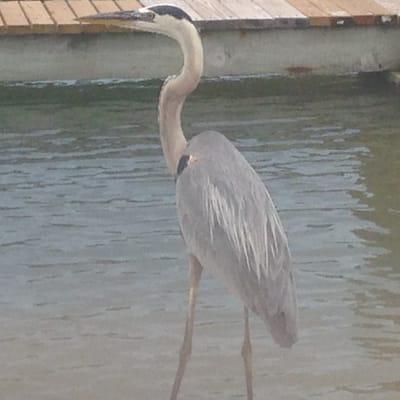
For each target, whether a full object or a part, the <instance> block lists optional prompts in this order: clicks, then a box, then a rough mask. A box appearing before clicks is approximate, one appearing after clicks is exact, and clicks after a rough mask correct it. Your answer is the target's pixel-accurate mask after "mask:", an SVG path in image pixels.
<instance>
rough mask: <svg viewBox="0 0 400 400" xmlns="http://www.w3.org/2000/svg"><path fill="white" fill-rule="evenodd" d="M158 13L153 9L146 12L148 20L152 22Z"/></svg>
mask: <svg viewBox="0 0 400 400" xmlns="http://www.w3.org/2000/svg"><path fill="white" fill-rule="evenodd" d="M155 16H156V14H154V13H153V12H152V11H149V12H147V13H146V18H145V19H146V21H148V22H152V21H153V20H154V18H155Z"/></svg>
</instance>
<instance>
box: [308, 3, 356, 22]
mask: <svg viewBox="0 0 400 400" xmlns="http://www.w3.org/2000/svg"><path fill="white" fill-rule="evenodd" d="M310 1H311V2H312V3H313V4H315V5H316V6H318V7H319V8H320V9H321V10H323V11H325V12H326V13H327V14H328V15H330V17H331V18H330V20H331V25H332V26H349V25H353V24H354V21H353V18H352V17H351V15H350V14H349V13H348V12H347V11H346V10H344V9H343V8H341V7H340V6H338V5H337V4H336V3H335V0H310Z"/></svg>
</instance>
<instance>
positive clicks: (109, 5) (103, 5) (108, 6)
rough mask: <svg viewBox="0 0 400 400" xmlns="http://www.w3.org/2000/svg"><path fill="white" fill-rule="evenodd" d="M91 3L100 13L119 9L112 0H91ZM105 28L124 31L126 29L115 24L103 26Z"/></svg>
mask: <svg viewBox="0 0 400 400" xmlns="http://www.w3.org/2000/svg"><path fill="white" fill-rule="evenodd" d="M92 4H93V5H94V7H95V8H96V10H97V11H98V12H100V13H106V12H116V11H120V9H119V7H118V6H117V4H116V3H115V2H114V1H112V0H92ZM105 29H106V30H107V31H108V32H126V31H127V30H128V29H124V28H119V27H117V26H105Z"/></svg>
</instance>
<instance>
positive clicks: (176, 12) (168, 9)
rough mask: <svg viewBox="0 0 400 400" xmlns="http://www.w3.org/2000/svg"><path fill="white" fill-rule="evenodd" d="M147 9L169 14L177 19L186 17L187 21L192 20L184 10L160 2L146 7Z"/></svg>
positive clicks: (159, 13) (160, 13)
mask: <svg viewBox="0 0 400 400" xmlns="http://www.w3.org/2000/svg"><path fill="white" fill-rule="evenodd" d="M148 9H149V10H152V11H154V12H155V13H156V14H158V15H171V16H172V17H175V18H177V19H187V20H188V21H190V22H192V18H191V17H190V15H188V14H187V13H186V12H185V11H183V10H182V9H181V8H179V7H176V6H171V5H168V4H165V5H162V4H160V5H156V6H151V7H148Z"/></svg>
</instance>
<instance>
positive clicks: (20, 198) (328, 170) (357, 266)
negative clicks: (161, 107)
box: [0, 78, 400, 400]
mask: <svg viewBox="0 0 400 400" xmlns="http://www.w3.org/2000/svg"><path fill="white" fill-rule="evenodd" d="M159 85H160V83H159V82H150V83H119V84H108V85H99V84H98V85H93V84H92V85H76V86H70V87H69V86H65V87H63V86H61V87H58V86H52V85H33V86H15V87H6V86H4V87H0V121H1V123H0V188H1V200H0V224H1V231H0V257H1V261H0V263H1V264H0V327H1V328H0V354H1V356H0V357H1V362H0V394H1V395H0V398H1V399H7V400H8V399H13V400H14V399H18V400H22V399H30V400H36V399H37V400H46V399H52V400H53V399H68V400H70V399H76V400H88V399H96V400H103V399H104V400H106V399H107V400H109V399H113V400H125V399H141V400H143V399H149V400H154V399H165V398H168V395H169V390H170V387H171V384H172V381H173V377H174V374H175V368H176V365H177V352H178V349H179V346H180V343H181V337H182V333H183V327H184V318H185V310H186V292H187V261H186V256H185V250H184V247H183V244H182V241H181V238H180V234H179V230H178V226H177V220H176V215H175V209H174V183H173V180H172V179H171V178H170V177H169V176H168V174H167V171H166V168H165V165H164V161H163V158H162V155H161V150H160V146H159V139H158V134H157V125H156V118H157V116H156V109H157V108H156V99H157V92H158V86H159ZM399 106H400V100H399V97H398V94H396V93H394V92H393V91H392V89H391V88H390V87H387V86H384V84H383V83H382V82H380V83H378V84H375V83H372V82H365V81H360V80H358V79H356V78H340V79H331V78H330V79H327V78H324V79H321V78H319V79H311V80H309V79H305V80H299V81H296V80H290V79H266V80H262V79H250V80H239V81H230V82H229V81H208V82H203V83H202V85H201V87H200V89H199V90H198V91H197V92H196V94H195V95H193V96H192V97H191V98H190V101H189V102H188V104H187V105H186V108H185V117H184V126H185V131H186V132H188V133H189V132H190V134H196V133H198V132H200V131H202V130H206V129H217V130H219V131H221V132H222V133H224V134H226V135H227V136H228V137H229V138H230V139H231V140H232V141H233V142H234V144H235V145H236V146H237V147H238V148H239V149H240V150H241V151H242V152H243V153H244V154H245V156H246V157H247V159H248V160H249V161H250V162H251V164H252V165H253V166H254V167H255V168H256V170H257V171H258V172H259V173H260V174H261V176H262V178H263V180H264V181H265V182H268V186H269V188H270V191H271V193H272V195H273V198H274V200H275V202H276V204H277V206H278V208H279V210H280V214H281V217H282V219H283V221H284V224H285V227H286V229H287V231H288V235H289V239H290V243H291V248H292V253H293V257H294V261H295V265H296V268H297V280H298V295H299V303H300V340H299V342H298V343H297V344H296V345H295V346H294V347H293V348H292V349H291V350H289V351H287V350H281V349H280V348H278V347H277V346H275V345H274V344H273V343H272V341H271V338H270V337H269V335H268V333H267V331H266V329H265V328H264V326H263V324H262V323H261V322H260V321H259V320H258V319H257V318H252V337H253V353H254V358H255V359H254V374H255V382H254V386H255V392H256V398H257V399H277V400H278V399H284V400H287V399H304V400H305V399H307V400H309V399H314V398H316V399H322V398H323V399H324V400H339V399H340V400H347V399H385V400H390V399H399V397H400V263H399V258H400V246H399V239H400V194H399V193H400V192H399V188H400V174H399V171H400V132H399V127H398V126H399V125H398V124H399V117H400V107H399ZM196 321H197V322H196V327H195V339H194V348H193V357H192V360H191V362H190V364H189V367H188V371H187V374H186V376H185V379H184V382H183V387H182V393H181V398H182V399H244V398H245V385H244V377H243V368H242V360H241V357H240V347H241V341H242V331H243V326H242V308H241V305H240V303H239V302H238V301H236V300H235V299H234V298H232V296H231V295H230V294H229V293H227V292H226V290H225V289H224V288H223V287H222V286H221V285H220V284H219V282H218V281H216V280H215V279H214V278H213V277H211V276H209V275H206V276H205V277H204V279H203V281H202V284H201V291H200V297H199V304H198V312H197V318H196Z"/></svg>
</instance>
